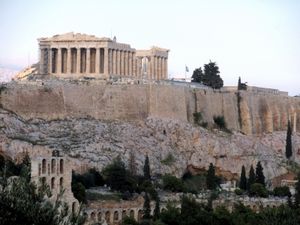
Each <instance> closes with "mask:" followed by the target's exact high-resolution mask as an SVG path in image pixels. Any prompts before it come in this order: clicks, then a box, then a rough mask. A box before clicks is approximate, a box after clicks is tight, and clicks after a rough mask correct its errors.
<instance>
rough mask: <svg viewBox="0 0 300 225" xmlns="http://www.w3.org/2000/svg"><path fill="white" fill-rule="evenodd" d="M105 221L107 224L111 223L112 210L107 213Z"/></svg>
mask: <svg viewBox="0 0 300 225" xmlns="http://www.w3.org/2000/svg"><path fill="white" fill-rule="evenodd" d="M105 221H106V223H107V224H110V211H107V212H106V213H105Z"/></svg>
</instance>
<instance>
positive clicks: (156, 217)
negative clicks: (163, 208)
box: [153, 196, 160, 220]
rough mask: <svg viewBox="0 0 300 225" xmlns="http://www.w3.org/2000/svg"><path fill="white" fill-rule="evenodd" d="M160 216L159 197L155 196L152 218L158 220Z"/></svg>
mask: <svg viewBox="0 0 300 225" xmlns="http://www.w3.org/2000/svg"><path fill="white" fill-rule="evenodd" d="M159 216H160V199H159V197H158V196H157V197H156V199H155V208H154V213H153V219H154V220H158V219H159Z"/></svg>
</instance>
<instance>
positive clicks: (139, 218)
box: [137, 209, 143, 222]
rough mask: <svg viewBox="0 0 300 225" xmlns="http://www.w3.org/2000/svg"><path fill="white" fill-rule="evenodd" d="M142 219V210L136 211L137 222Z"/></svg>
mask: <svg viewBox="0 0 300 225" xmlns="http://www.w3.org/2000/svg"><path fill="white" fill-rule="evenodd" d="M142 219H143V210H141V209H140V210H139V211H138V218H137V220H138V222H141V220H142Z"/></svg>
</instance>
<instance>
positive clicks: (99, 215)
mask: <svg viewBox="0 0 300 225" xmlns="http://www.w3.org/2000/svg"><path fill="white" fill-rule="evenodd" d="M97 218H98V221H101V219H102V213H101V212H98V214H97Z"/></svg>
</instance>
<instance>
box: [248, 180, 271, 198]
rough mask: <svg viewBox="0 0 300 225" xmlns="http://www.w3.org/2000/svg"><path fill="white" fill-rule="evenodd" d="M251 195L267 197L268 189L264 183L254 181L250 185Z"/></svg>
mask: <svg viewBox="0 0 300 225" xmlns="http://www.w3.org/2000/svg"><path fill="white" fill-rule="evenodd" d="M249 195H250V196H257V197H263V198H266V197H268V191H267V189H266V188H265V187H264V186H263V185H262V184H260V183H254V184H252V185H251V186H250V191H249Z"/></svg>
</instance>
